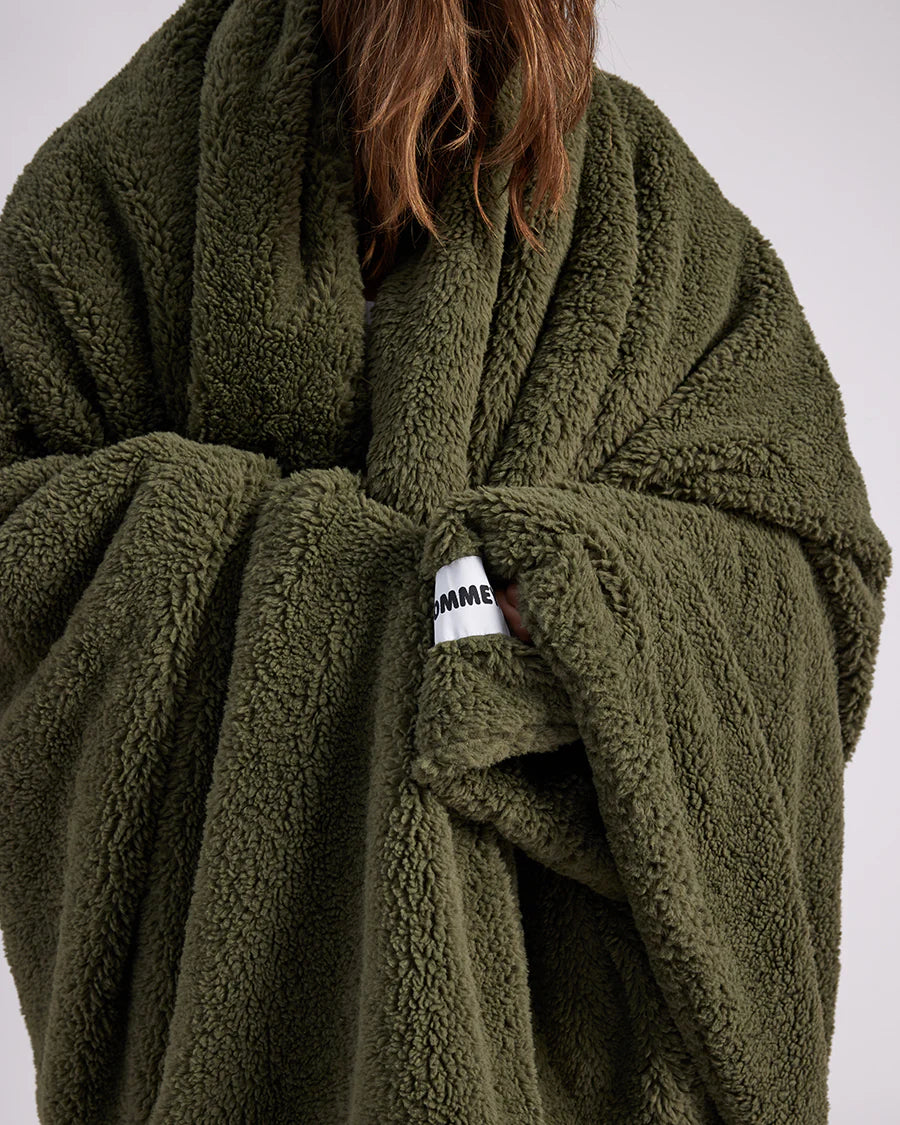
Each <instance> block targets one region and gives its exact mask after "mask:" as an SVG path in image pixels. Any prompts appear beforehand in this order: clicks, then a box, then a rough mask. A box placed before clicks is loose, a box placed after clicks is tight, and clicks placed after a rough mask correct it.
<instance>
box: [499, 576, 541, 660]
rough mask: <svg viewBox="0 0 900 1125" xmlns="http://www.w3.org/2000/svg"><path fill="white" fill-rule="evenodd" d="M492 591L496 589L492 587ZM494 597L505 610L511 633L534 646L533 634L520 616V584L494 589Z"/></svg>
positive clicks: (504, 614) (510, 584)
mask: <svg viewBox="0 0 900 1125" xmlns="http://www.w3.org/2000/svg"><path fill="white" fill-rule="evenodd" d="M492 589H494V588H493V587H492ZM494 597H495V598H496V601H497V605H499V606H500V608H501V610H503V616H504V617H505V618H506V624H507V625H508V626H509V629H510V632H511V633H514V634H515V636H517V637H518V638H519V640H520V641H524V642H525V643H526V644H528V645H533V644H534V641H533V640H532V639H531V634H530V633H529V632H528V630H527V629H526V628H525V626H524V625H523V624H522V618H521V616H520V615H519V608H518V607H519V586H518V583H516V582H510V583H509V585H508V586H500V587H497V588H496V589H494Z"/></svg>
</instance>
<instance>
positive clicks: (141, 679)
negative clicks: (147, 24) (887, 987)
mask: <svg viewBox="0 0 900 1125" xmlns="http://www.w3.org/2000/svg"><path fill="white" fill-rule="evenodd" d="M593 47H594V40H593V11H592V5H590V4H587V3H573V4H569V5H566V6H563V5H557V4H555V3H550V2H548V3H541V4H534V3H531V2H530V0H529V2H527V3H526V2H525V0H505V2H504V3H502V4H499V5H497V4H492V3H487V2H485V3H478V2H473V3H470V4H463V3H461V2H455V0H451V2H448V3H447V4H441V5H435V4H432V3H428V2H426V0H379V2H378V3H374V2H373V3H369V2H366V3H357V4H353V5H351V4H347V3H343V2H338V0H330V2H328V3H325V2H322V3H319V2H315V0H187V2H186V3H185V4H183V5H182V7H181V8H179V10H178V11H177V12H176V13H175V14H174V15H173V16H172V17H171V18H170V19H169V20H168V21H167V22H166V23H165V24H164V25H163V27H161V28H160V29H159V31H158V32H156V33H155V34H154V35H153V36H152V37H151V38H150V39H149V40H148V42H147V43H145V44H144V45H143V46H142V48H141V49H140V50H139V51H138V52H137V54H136V55H135V56H134V58H133V59H131V60H130V61H129V62H128V63H127V65H126V66H125V67H123V68H122V70H121V71H120V72H119V73H118V74H117V75H116V76H115V77H114V78H113V79H112V80H111V81H110V82H109V83H107V85H106V86H104V87H103V88H102V89H101V90H100V91H98V92H97V94H96V95H95V96H94V97H93V98H92V99H91V100H90V102H88V103H87V105H85V106H84V107H82V108H81V109H80V110H79V111H78V112H77V113H76V114H75V115H74V116H73V117H72V118H71V119H70V120H69V121H67V122H66V123H65V124H64V125H63V126H61V127H60V129H58V130H57V131H56V132H55V133H54V134H53V135H52V136H51V137H49V138H48V139H47V141H46V142H45V143H44V144H43V145H42V146H41V148H40V150H39V151H38V152H37V153H36V154H35V157H34V158H33V160H32V161H31V162H30V163H29V164H28V166H27V167H26V168H25V169H24V171H23V173H22V175H21V176H20V177H19V179H18V181H17V183H16V185H15V187H14V189H13V191H12V193H11V194H10V196H9V198H8V200H7V202H6V206H5V208H4V211H3V215H2V218H0V669H2V671H0V685H2V691H0V793H2V800H3V810H4V815H3V816H2V817H0V926H2V929H3V934H4V942H5V949H6V952H7V957H8V960H9V963H10V966H11V969H12V972H13V975H14V978H15V982H16V987H17V989H18V992H19V997H20V1001H21V1007H22V1013H23V1016H24V1019H25V1021H26V1024H27V1028H28V1032H29V1035H30V1037H31V1041H32V1044H33V1046H34V1052H35V1067H36V1078H37V1089H36V1096H37V1104H38V1109H39V1113H40V1116H41V1120H42V1121H44V1122H48V1123H49V1122H53V1123H63V1122H66V1123H71V1122H88V1121H89V1122H92V1123H93V1122H97V1123H100V1122H126V1121H128V1122H138V1121H140V1122H149V1123H151V1125H163V1123H166V1125H174V1123H181V1122H184V1123H188V1122H191V1123H195V1122H200V1121H235V1122H238V1121H240V1122H254V1123H255V1122H259V1123H260V1125H263V1123H265V1125H275V1123H279V1122H285V1123H287V1122H301V1121H302V1122H310V1123H313V1122H315V1123H316V1125H327V1123H334V1125H364V1123H365V1125H367V1123H370V1122H371V1123H374V1122H378V1123H379V1125H382V1123H386V1122H397V1123H404V1125H407V1123H412V1122H420V1123H424V1125H438V1123H441V1125H450V1123H463V1122H466V1123H476V1122H477V1123H478V1125H501V1123H502V1125H512V1123H515V1125H525V1123H529V1125H582V1123H584V1125H587V1123H588V1122H590V1123H593V1122H597V1121H608V1122H617V1123H618V1122H621V1123H628V1125H631V1123H634V1125H636V1123H637V1122H643V1123H648V1122H659V1123H662V1122H666V1123H670V1125H676V1123H677V1125H700V1123H712V1122H725V1121H727V1122H729V1123H731V1125H776V1123H778V1125H782V1123H783V1125H787V1123H791V1125H812V1123H816V1125H819V1123H824V1122H825V1121H826V1119H827V1108H828V1102H827V1075H828V1053H829V1047H830V1042H831V1037H832V1033H833V1019H834V1001H835V995H836V987H837V979H838V966H839V957H838V953H839V935H840V908H839V903H840V861H841V799H842V780H843V769H844V767H845V765H846V763H847V761H848V760H849V758H850V757H851V755H852V753H853V750H854V748H855V745H856V743H857V740H858V737H859V734H860V732H861V729H862V726H863V722H864V719H865V715H866V711H867V707H868V702H869V695H870V689H871V682H872V674H873V668H874V660H875V653H876V650H877V645H878V637H879V631H880V626H881V620H882V612H883V593H884V588H885V583H886V579H887V576H888V574H889V571H890V561H891V556H890V549H889V546H888V544H887V543H886V541H885V540H884V537H883V536H882V535H881V532H880V530H879V529H878V527H877V526H876V525H875V523H874V522H873V520H872V516H871V512H870V510H869V507H868V501H867V496H866V490H865V485H864V482H863V480H862V477H861V474H860V471H859V467H858V465H857V464H856V461H855V460H854V458H853V455H852V452H851V450H850V448H849V444H848V441H847V434H846V430H845V428H844V422H843V417H842V407H841V400H840V394H839V391H838V387H837V384H836V383H835V381H834V379H833V377H832V375H831V373H830V370H829V368H828V364H827V361H826V359H825V357H824V356H823V354H822V352H821V350H820V349H819V347H818V345H817V343H816V341H815V339H814V336H813V334H812V332H811V330H810V326H809V325H808V323H807V321H806V320H805V318H804V315H803V311H802V307H801V306H800V304H799V302H798V300H797V297H796V295H795V293H794V291H793V289H792V287H791V284H790V280H789V278H788V276H787V273H786V271H785V269H784V265H783V263H782V262H781V260H780V259H779V258H778V256H777V254H776V253H775V251H774V250H773V248H772V247H771V245H770V244H769V243H768V241H767V240H766V239H765V238H764V237H763V235H762V234H761V233H760V232H759V231H758V230H757V229H756V228H755V227H754V226H753V224H752V223H751V222H750V220H749V219H748V218H747V217H746V216H745V215H743V214H742V212H741V211H740V210H739V209H738V208H736V207H735V206H734V205H733V204H731V203H730V202H729V201H728V200H727V199H725V197H724V196H723V195H722V193H721V191H720V190H719V188H718V186H717V185H716V183H715V181H714V180H713V178H712V177H711V176H710V175H709V174H708V173H707V172H706V171H705V169H703V168H702V167H701V166H700V165H699V163H698V162H697V160H696V158H695V157H694V156H693V154H692V153H691V152H690V150H689V149H688V148H687V146H686V145H685V143H684V141H683V139H682V138H681V137H680V136H679V134H678V133H677V131H676V130H675V128H674V127H673V126H672V124H671V122H669V121H668V119H667V118H666V117H665V115H664V114H663V113H662V111H661V110H660V109H659V108H658V107H657V106H656V105H654V103H653V102H652V101H651V100H650V99H649V98H648V97H646V95H644V94H643V93H642V92H641V91H640V90H639V89H638V88H637V87H635V86H633V85H631V84H630V83H628V82H625V81H624V80H623V79H621V78H618V77H616V76H614V75H609V74H605V73H603V72H602V71H600V70H599V69H598V68H597V67H596V66H595V65H594V64H593V63H592V61H591V60H592V53H593ZM470 142H473V143H470ZM541 204H546V205H545V206H543V207H542V206H541ZM376 287H377V311H376V314H375V315H374V316H373V317H372V319H371V324H370V326H369V329H368V338H366V332H365V315H364V314H365V301H366V298H367V296H368V297H370V298H371V297H373V296H374V294H375V290H376ZM504 591H505V592H506V594H505V597H504V593H503V592H504ZM495 595H496V596H495Z"/></svg>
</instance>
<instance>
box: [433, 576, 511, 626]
mask: <svg viewBox="0 0 900 1125" xmlns="http://www.w3.org/2000/svg"><path fill="white" fill-rule="evenodd" d="M433 608H434V612H433V616H434V643H435V644H440V642H441V641H453V640H456V639H457V638H459V637H470V636H473V635H475V634H483V633H504V634H505V635H506V636H507V637H509V636H511V635H512V634H511V633H510V631H509V626H508V625H507V624H506V618H505V617H504V616H503V610H502V609H501V608H500V606H499V605H497V603H496V602H495V601H494V592H493V590H492V589H491V584H490V582H489V581H488V577H487V574H486V573H485V569H484V563H483V562H482V561H481V556H480V555H463V556H462V558H459V559H454V560H453V562H450V563H447V565H446V566H442V567H441V568H440V570H439V571H438V572H437V574H436V575H435V576H434V607H433Z"/></svg>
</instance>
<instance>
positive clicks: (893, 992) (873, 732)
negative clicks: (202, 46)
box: [0, 0, 900, 1125]
mask: <svg viewBox="0 0 900 1125" xmlns="http://www.w3.org/2000/svg"><path fill="white" fill-rule="evenodd" d="M560 2H561V0H560ZM179 6H180V4H179V3H178V0H143V3H142V4H135V5H126V4H120V3H117V2H114V0H80V3H78V4H72V3H71V0H31V2H30V3H28V4H27V5H26V4H24V3H22V0H0V97H2V102H3V104H4V105H6V106H7V107H8V109H7V113H6V115H5V118H4V121H3V127H2V145H0V199H2V200H5V199H6V196H7V194H8V193H9V190H10V189H11V187H12V185H13V182H14V181H15V179H16V177H17V176H18V174H19V172H20V171H21V170H22V168H23V167H24V166H25V164H26V163H27V162H28V161H29V160H30V159H31V157H32V156H33V155H34V153H35V151H36V150H37V148H38V147H39V146H40V144H41V143H42V142H43V141H44V140H45V139H46V138H47V137H48V136H49V135H50V134H51V133H52V132H53V130H54V129H55V128H56V127H57V126H58V125H60V124H61V123H62V122H64V121H66V120H67V119H68V118H69V117H71V116H72V114H73V113H74V112H75V111H76V110H77V109H79V108H80V107H81V106H82V105H83V104H84V103H85V102H86V101H87V100H88V99H89V98H90V97H91V95H92V94H93V93H95V91H96V90H98V89H99V88H100V87H101V86H102V85H104V83H105V82H107V81H108V80H109V79H110V78H111V77H112V76H113V75H114V74H116V73H117V72H118V71H119V70H120V69H121V68H122V67H123V66H124V65H125V63H126V62H127V61H128V60H129V59H130V58H131V56H132V55H133V54H134V52H135V51H136V50H137V48H138V47H139V46H140V45H141V44H142V43H143V42H145V40H146V39H148V38H149V37H150V35H152V33H153V32H154V31H155V30H156V29H157V28H158V27H159V26H160V25H161V24H162V23H163V22H164V21H165V20H166V19H167V18H168V16H170V15H171V14H172V13H173V12H174V11H176V10H177V8H178V7H179ZM598 20H599V31H600V43H599V50H598V54H597V62H598V64H599V65H600V66H601V67H602V68H603V69H604V70H608V71H612V72H614V73H616V74H620V75H622V77H623V78H626V79H628V80H629V81H630V82H634V83H636V84H637V85H638V86H640V87H641V89H643V90H644V91H645V92H646V93H647V94H648V95H649V96H650V97H651V98H652V99H653V100H654V101H655V102H656V103H657V104H658V105H659V106H660V108H661V109H662V110H663V112H664V113H665V114H666V115H667V116H668V117H669V118H670V119H671V120H672V122H673V124H674V125H675V128H676V129H677V130H678V131H679V132H680V133H681V135H682V136H683V137H684V138H685V140H686V141H687V143H688V145H689V146H690V147H691V149H692V150H693V151H694V152H695V154H696V155H697V157H698V158H699V160H700V162H701V163H702V164H703V165H704V166H705V168H706V169H707V170H708V171H709V172H710V174H711V175H712V176H713V177H714V179H715V180H716V181H717V182H718V184H719V186H720V187H721V189H722V191H723V192H724V194H725V196H726V197H727V198H728V199H729V200H730V201H731V202H732V203H734V204H736V205H737V206H738V207H740V208H741V210H743V211H744V212H745V213H746V214H747V215H748V216H749V217H750V219H751V220H752V221H753V223H754V224H755V225H756V226H757V227H758V228H759V229H760V230H761V231H762V233H763V234H764V235H765V236H766V237H767V238H768V239H769V240H770V241H771V242H772V244H773V246H774V247H775V249H776V251H777V252H778V254H779V255H780V256H781V258H782V259H783V260H784V262H785V264H786V266H787V269H788V272H789V273H790V275H791V280H792V282H793V285H794V288H795V290H796V292H797V295H798V297H799V299H800V302H801V304H802V305H803V308H804V310H805V312H806V315H807V318H808V320H809V322H810V324H811V326H812V328H813V331H814V333H815V335H816V338H817V339H818V341H819V343H820V344H821V346H822V348H823V350H824V352H825V354H826V356H827V357H828V360H829V364H830V366H831V369H832V372H833V374H834V377H835V379H836V380H837V382H838V383H839V385H840V388H841V392H842V395H843V399H844V404H845V409H846V416H847V428H848V431H849V434H850V442H851V446H852V448H853V451H854V454H855V456H856V458H857V460H858V461H859V463H860V466H861V468H862V471H863V474H864V476H865V478H866V483H867V486H868V489H869V496H870V499H871V503H872V510H873V514H874V516H875V520H876V522H877V523H878V525H879V526H880V527H881V529H882V530H883V532H884V534H885V535H886V536H887V539H888V541H889V542H890V544H891V546H892V547H893V548H894V550H895V552H897V553H898V555H900V521H898V510H897V507H898V506H897V503H896V485H897V480H898V470H900V458H898V448H900V447H898V442H897V437H896V423H897V419H898V416H900V415H898V404H900V403H898V400H900V392H898V383H900V380H898V368H897V361H896V341H895V335H894V333H895V330H896V322H897V319H898V315H900V304H898V296H900V286H898V284H897V276H898V265H897V263H898V257H900V254H898V251H900V245H898V243H900V239H898V229H900V218H898V209H897V206H896V192H897V188H896V185H897V182H898V178H900V161H898V157H897V150H898V144H897V142H898V139H900V138H898V133H897V129H896V125H895V122H896V119H897V113H898V109H900V98H898V89H900V79H898V71H897V67H896V60H895V58H894V55H895V49H896V46H897V43H898V30H900V15H898V9H897V7H896V6H895V5H894V4H892V3H889V2H888V0H860V3H859V4H858V5H857V6H856V7H855V8H854V9H853V16H852V18H849V14H848V9H847V5H846V4H845V3H837V2H832V3H829V2H828V0H826V2H824V3H822V2H819V3H814V2H813V0H792V2H790V0H789V2H787V3H785V2H784V0H762V2H760V3H757V4H755V5H753V7H752V8H750V7H747V6H744V5H724V4H722V3H721V0H684V2H683V3H680V4H671V3H667V2H665V0H644V2H643V3H638V2H634V3H628V2H627V0H621V3H618V4H615V3H601V4H600V5H599V7H598ZM892 75H893V77H891V76H892ZM896 569H897V570H898V571H900V558H898V565H897V567H896ZM897 585H898V581H897V577H896V576H892V579H891V584H890V587H889V590H888V600H887V617H886V621H885V626H884V632H883V634H882V641H881V648H880V652H879V657H878V667H877V674H876V677H875V686H874V691H873V700H872V705H871V708H870V711H869V716H868V719H867V722H866V727H865V730H864V731H863V734H862V737H861V739H860V742H859V745H858V746H857V749H856V753H855V755H854V757H853V760H852V761H851V762H850V764H849V765H848V767H847V770H846V773H845V793H846V805H845V824H844V831H845V850H844V882H843V895H842V903H843V929H842V941H841V966H842V967H841V978H840V986H839V991H838V1001H837V1016H836V1031H835V1036H834V1043H833V1048H832V1056H831V1072H830V1094H831V1107H832V1109H831V1117H830V1119H829V1120H830V1122H831V1125H857V1123H858V1122H861V1121H864V1122H866V1123H867V1125H893V1123H894V1122H896V1121H898V1120H900V1087H898V1083H897V1080H896V1074H895V1070H896V1065H897V1063H896V1058H897V1055H898V1049H900V1035H898V1031H897V1018H896V1013H897V1012H898V1010H900V969H898V957H897V954H896V950H897V946H896V934H897V930H898V921H900V918H898V914H900V911H898V898H897V875H896V871H897V856H898V853H900V828H898V816H897V798H896V794H897V790H898V783H900V764H898V761H897V758H896V753H895V736H894V731H895V730H896V729H897V727H898V725H900V707H898V693H897V692H896V691H894V690H892V689H891V686H890V685H891V684H892V683H895V682H896V681H897V679H898V673H900V614H898V613H895V612H893V611H894V608H895V602H896V601H897V598H896V590H897ZM0 1089H2V1091H3V1102H4V1111H3V1120H4V1121H8V1122H16V1123H17V1125H35V1123H36V1122H37V1112H36V1109H35V1098H34V1063H33V1058H32V1053H31V1047H30V1044H29V1042H28V1038H27V1036H26V1033H25V1024H24V1021H23V1019H22V1016H21V1013H20V1011H19V1004H18V997H17V995H16V992H15V988H14V986H13V982H12V977H11V976H10V974H9V969H8V966H7V964H6V959H5V957H4V958H3V959H2V961H0ZM73 1125H86V1123H80V1122H79V1123H74V1122H73Z"/></svg>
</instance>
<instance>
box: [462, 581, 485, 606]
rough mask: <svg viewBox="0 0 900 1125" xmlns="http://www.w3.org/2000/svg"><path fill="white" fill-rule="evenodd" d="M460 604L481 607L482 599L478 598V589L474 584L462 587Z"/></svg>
mask: <svg viewBox="0 0 900 1125" xmlns="http://www.w3.org/2000/svg"><path fill="white" fill-rule="evenodd" d="M459 604H460V605H481V598H480V597H479V596H478V587H477V586H476V585H474V584H473V585H471V586H460V588H459Z"/></svg>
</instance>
